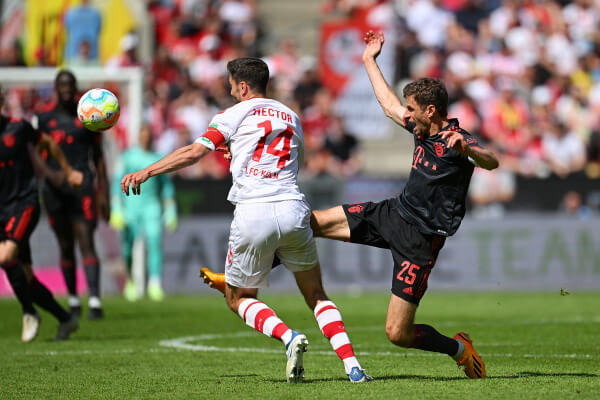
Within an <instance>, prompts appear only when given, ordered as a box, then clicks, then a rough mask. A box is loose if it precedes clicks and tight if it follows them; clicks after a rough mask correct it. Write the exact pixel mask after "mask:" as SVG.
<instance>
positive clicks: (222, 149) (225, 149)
mask: <svg viewBox="0 0 600 400" xmlns="http://www.w3.org/2000/svg"><path fill="white" fill-rule="evenodd" d="M215 150H216V151H219V152H221V153H223V158H224V159H226V160H227V161H231V159H232V158H233V156H232V155H231V150H229V146H227V145H225V144H222V145H220V146H218V147H217V148H216V149H215Z"/></svg>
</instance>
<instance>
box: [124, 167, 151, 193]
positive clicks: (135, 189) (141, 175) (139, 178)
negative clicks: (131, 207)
mask: <svg viewBox="0 0 600 400" xmlns="http://www.w3.org/2000/svg"><path fill="white" fill-rule="evenodd" d="M148 178H150V173H149V172H147V171H146V170H141V171H137V172H133V173H131V174H127V175H125V176H124V177H123V179H121V190H122V191H123V193H125V194H126V195H127V196H129V185H131V192H132V193H133V194H140V186H141V184H142V183H144V182H146V181H147V180H148Z"/></svg>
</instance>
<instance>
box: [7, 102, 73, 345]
mask: <svg viewBox="0 0 600 400" xmlns="http://www.w3.org/2000/svg"><path fill="white" fill-rule="evenodd" d="M3 104H4V96H3V95H2V94H1V93H0V108H1V107H2V105H3ZM34 146H37V149H36V150H35V151H38V150H39V149H46V150H47V151H49V152H50V154H52V156H53V157H54V159H55V160H57V163H58V165H60V168H61V170H62V171H63V173H64V176H65V177H66V181H67V183H68V184H69V185H71V186H79V185H81V183H82V181H83V175H82V174H81V172H79V171H75V170H73V169H72V168H71V166H70V165H69V164H68V163H67V162H66V160H65V156H64V155H63V153H62V151H61V150H60V148H59V147H58V146H57V145H56V144H55V143H54V142H53V141H52V139H50V137H49V136H47V135H45V134H42V133H40V132H36V131H35V130H34V129H33V128H32V126H31V125H30V124H29V123H28V122H26V121H24V120H20V119H9V118H8V117H6V116H4V115H0V228H2V230H1V231H0V266H1V267H2V269H3V270H4V271H6V275H7V277H8V281H9V282H10V285H11V287H12V289H13V292H14V293H15V296H16V297H17V299H18V300H19V302H20V303H21V307H22V308H23V331H22V334H21V340H22V341H23V342H30V341H32V340H33V339H34V338H35V337H36V335H37V333H38V330H39V325H40V316H39V314H38V312H37V310H36V309H35V307H34V306H33V303H35V304H37V305H38V306H40V307H42V308H43V309H45V310H47V311H48V312H50V313H51V314H52V315H53V316H54V317H56V319H57V320H58V321H59V323H60V324H59V328H58V333H57V335H56V340H65V339H68V337H69V335H70V334H71V333H72V332H74V331H75V330H77V328H78V327H79V324H78V322H77V317H76V316H71V315H69V313H67V312H66V311H65V310H64V309H63V308H62V307H61V306H60V305H59V304H58V303H57V302H56V300H55V299H54V296H52V293H50V291H49V290H48V289H47V288H46V286H44V285H43V284H42V283H41V282H40V281H38V279H37V278H36V277H35V275H34V274H33V270H32V267H31V262H32V260H31V248H30V247H29V238H30V236H31V234H32V233H33V230H34V229H35V227H36V225H37V223H38V219H39V216H40V205H39V201H38V188H37V181H36V179H35V175H34V169H33V165H32V161H31V158H30V152H31V151H34V150H33V148H34Z"/></svg>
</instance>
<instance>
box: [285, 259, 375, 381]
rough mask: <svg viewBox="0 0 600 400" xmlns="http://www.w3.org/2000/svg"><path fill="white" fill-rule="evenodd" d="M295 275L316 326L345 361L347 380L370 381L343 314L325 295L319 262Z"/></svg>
mask: <svg viewBox="0 0 600 400" xmlns="http://www.w3.org/2000/svg"><path fill="white" fill-rule="evenodd" d="M294 276H295V278H296V282H297V284H298V288H299V289H300V291H301V292H302V294H303V296H304V299H305V300H306V304H308V306H309V307H310V308H311V310H313V312H314V315H315V319H316V320H317V324H318V325H319V329H320V330H321V332H322V333H323V335H324V336H325V337H326V338H327V340H329V343H330V344H331V347H332V348H333V351H335V353H336V354H337V355H338V357H339V358H340V360H342V362H343V363H344V369H345V371H346V375H348V377H349V378H350V381H351V382H353V383H361V382H367V381H370V380H372V379H373V378H371V377H370V376H369V375H367V374H366V373H365V371H364V370H363V369H362V367H361V366H360V364H359V362H358V360H357V358H356V356H355V355H354V349H353V348H352V343H350V338H349V337H348V334H347V333H346V327H345V326H344V321H343V320H342V314H341V313H340V311H339V310H338V308H337V306H336V305H335V303H334V302H333V301H331V300H330V299H329V298H328V297H327V295H326V294H325V290H324V289H323V283H322V280H321V267H320V266H319V264H318V263H317V265H316V266H315V267H314V268H313V269H311V270H308V271H299V272H295V273H294Z"/></svg>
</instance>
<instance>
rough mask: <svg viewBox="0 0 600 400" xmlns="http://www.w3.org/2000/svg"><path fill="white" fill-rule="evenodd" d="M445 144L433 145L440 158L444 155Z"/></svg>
mask: <svg viewBox="0 0 600 400" xmlns="http://www.w3.org/2000/svg"><path fill="white" fill-rule="evenodd" d="M444 147H445V146H444V143H434V144H433V149H434V150H435V154H436V155H437V156H438V157H441V156H443V155H444Z"/></svg>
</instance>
